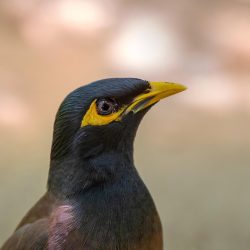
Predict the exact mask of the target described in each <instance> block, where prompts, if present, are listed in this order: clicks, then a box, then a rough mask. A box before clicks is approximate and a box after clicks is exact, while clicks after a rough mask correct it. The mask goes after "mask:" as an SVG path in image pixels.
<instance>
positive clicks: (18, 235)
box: [1, 78, 186, 250]
mask: <svg viewBox="0 0 250 250" xmlns="http://www.w3.org/2000/svg"><path fill="white" fill-rule="evenodd" d="M185 89H186V88H185V87H184V86H182V85H180V84H175V83H166V82H148V81H144V80H140V79H136V78H112V79H105V80H100V81H96V82H93V83H91V84H89V85H86V86H83V87H80V88H78V89H76V90H75V91H73V92H72V93H70V94H69V95H68V96H67V97H66V98H65V100H64V101H63V102H62V104H61V106H60V108H59V110H58V112H57V115H56V119H55V124H54V134H53V143H52V149H51V161H50V169H49V177H48V190H47V192H46V193H45V195H44V196H43V197H42V198H41V199H40V200H39V201H38V202H37V203H36V204H35V206H34V207H33V208H31V210H30V211H29V212H28V213H27V214H26V216H25V217H24V218H23V219H22V221H21V222H20V223H19V225H18V226H17V228H16V230H15V232H14V233H13V235H12V236H11V237H10V238H9V239H8V240H7V241H6V242H5V244H4V245H3V246H2V248H1V249H2V250H7V249H8V250H15V249H20V250H21V249H25V250H33V249H48V250H61V249H74V250H75V249H84V250H109V249H117V250H118V249H119V250H123V249H124V250H125V249H126V250H132V249H136V250H162V249H163V240H162V228H161V222H160V219H159V216H158V213H157V210H156V208H155V205H154V202H153V200H152V198H151V195H150V193H149V192H148V190H147V188H146V186H145V185H144V183H143V181H142V180H141V178H140V176H139V175H138V172H137V171H136V168H135V166H134V161H133V143H134V138H135V135H136V131H137V128H138V125H139V123H140V121H141V119H142V118H143V116H144V115H145V113H146V112H147V111H148V110H149V109H150V107H152V105H154V104H155V103H156V102H158V101H159V100H160V99H162V98H165V97H167V96H170V95H173V94H176V93H178V92H181V91H183V90H185Z"/></svg>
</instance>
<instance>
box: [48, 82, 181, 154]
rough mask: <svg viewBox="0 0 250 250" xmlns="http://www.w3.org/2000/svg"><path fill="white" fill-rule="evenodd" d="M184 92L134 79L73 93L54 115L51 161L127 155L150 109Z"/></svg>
mask: <svg viewBox="0 0 250 250" xmlns="http://www.w3.org/2000/svg"><path fill="white" fill-rule="evenodd" d="M185 89H186V88H185V87H184V86H183V85H180V84H176V83H167V82H148V81H144V80H140V79H135V78H112V79H105V80H100V81H96V82H93V83H91V84H89V85H85V86H83V87H80V88H78V89H76V90H75V91H73V92H72V93H70V94H69V95H68V96H67V97H66V98H65V100H64V101H63V102H62V104H61V106H60V108H59V110H58V113H57V115H56V120H55V124H54V136H53V145H52V151H51V159H60V158H64V157H66V158H67V157H71V156H73V157H80V158H82V159H84V158H89V157H95V155H96V154H100V153H102V152H103V151H106V152H113V151H115V152H117V153H118V152H120V153H122V152H124V151H131V149H132V147H133V141H134V137H135V134H136V131H137V128H138V125H139V123H140V121H141V119H142V118H143V116H144V115H145V113H146V112H147V111H148V110H149V109H150V107H151V106H152V105H154V104H155V103H156V102H158V101H159V100H160V99H162V98H165V97H167V96H170V95H173V94H176V93H178V92H181V91H183V90H185Z"/></svg>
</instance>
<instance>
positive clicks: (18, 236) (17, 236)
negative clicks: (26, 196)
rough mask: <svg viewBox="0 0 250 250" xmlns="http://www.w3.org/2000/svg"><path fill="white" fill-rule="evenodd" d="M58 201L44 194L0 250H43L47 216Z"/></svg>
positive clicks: (45, 238) (46, 235)
mask: <svg viewBox="0 0 250 250" xmlns="http://www.w3.org/2000/svg"><path fill="white" fill-rule="evenodd" d="M58 204H59V201H58V200H57V199H55V197H54V196H53V195H51V194H49V193H46V194H45V195H44V196H43V197H42V198H41V199H40V200H39V201H38V202H37V203H36V204H35V205H34V206H33V207H32V208H31V209H30V211H29V212H28V213H27V214H26V215H25V216H24V218H23V219H22V220H21V222H20V223H19V225H18V226H17V228H16V230H15V232H14V233H13V235H12V236H11V237H10V238H9V239H8V240H7V241H6V242H5V244H4V245H3V246H2V248H1V250H16V249H18V250H26V249H27V250H29V249H30V250H36V249H37V250H39V249H45V246H46V245H47V240H48V230H49V216H50V214H51V212H52V210H53V209H54V208H55V207H56V206H57V205H58Z"/></svg>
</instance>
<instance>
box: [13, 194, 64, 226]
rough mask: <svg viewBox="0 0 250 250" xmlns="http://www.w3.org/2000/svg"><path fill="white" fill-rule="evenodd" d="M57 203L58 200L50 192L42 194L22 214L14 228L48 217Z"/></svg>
mask: <svg viewBox="0 0 250 250" xmlns="http://www.w3.org/2000/svg"><path fill="white" fill-rule="evenodd" d="M59 203H60V202H59V201H58V200H57V199H56V198H55V197H54V196H53V195H52V194H50V193H45V194H44V196H43V197H42V198H41V199H40V200H39V201H38V202H37V203H36V204H35V205H34V206H33V207H32V208H31V209H30V210H29V212H28V213H27V214H26V215H25V216H24V218H23V219H22V220H21V222H20V223H19V224H18V226H17V228H16V230H17V229H18V228H20V227H22V226H23V225H25V224H28V223H32V222H34V221H36V220H39V219H41V218H45V217H48V216H49V215H50V214H51V212H52V210H53V209H54V208H55V207H56V206H58V205H59Z"/></svg>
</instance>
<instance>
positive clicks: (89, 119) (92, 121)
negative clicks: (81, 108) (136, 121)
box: [81, 100, 124, 127]
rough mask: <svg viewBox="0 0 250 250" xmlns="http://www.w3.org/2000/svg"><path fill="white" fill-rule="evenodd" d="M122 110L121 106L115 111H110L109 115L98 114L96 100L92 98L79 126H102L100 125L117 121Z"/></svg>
mask: <svg viewBox="0 0 250 250" xmlns="http://www.w3.org/2000/svg"><path fill="white" fill-rule="evenodd" d="M123 111H124V108H121V109H120V110H118V111H117V112H115V113H112V114H110V115H99V114H98V113H97V109H96V100H94V101H93V102H92V103H91V105H90V107H89V109H88V111H87V113H86V114H85V116H84V117H83V120H82V124H81V127H84V126H87V125H92V126H102V125H107V124H109V123H111V122H113V121H119V120H120V115H121V114H122V112H123Z"/></svg>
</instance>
